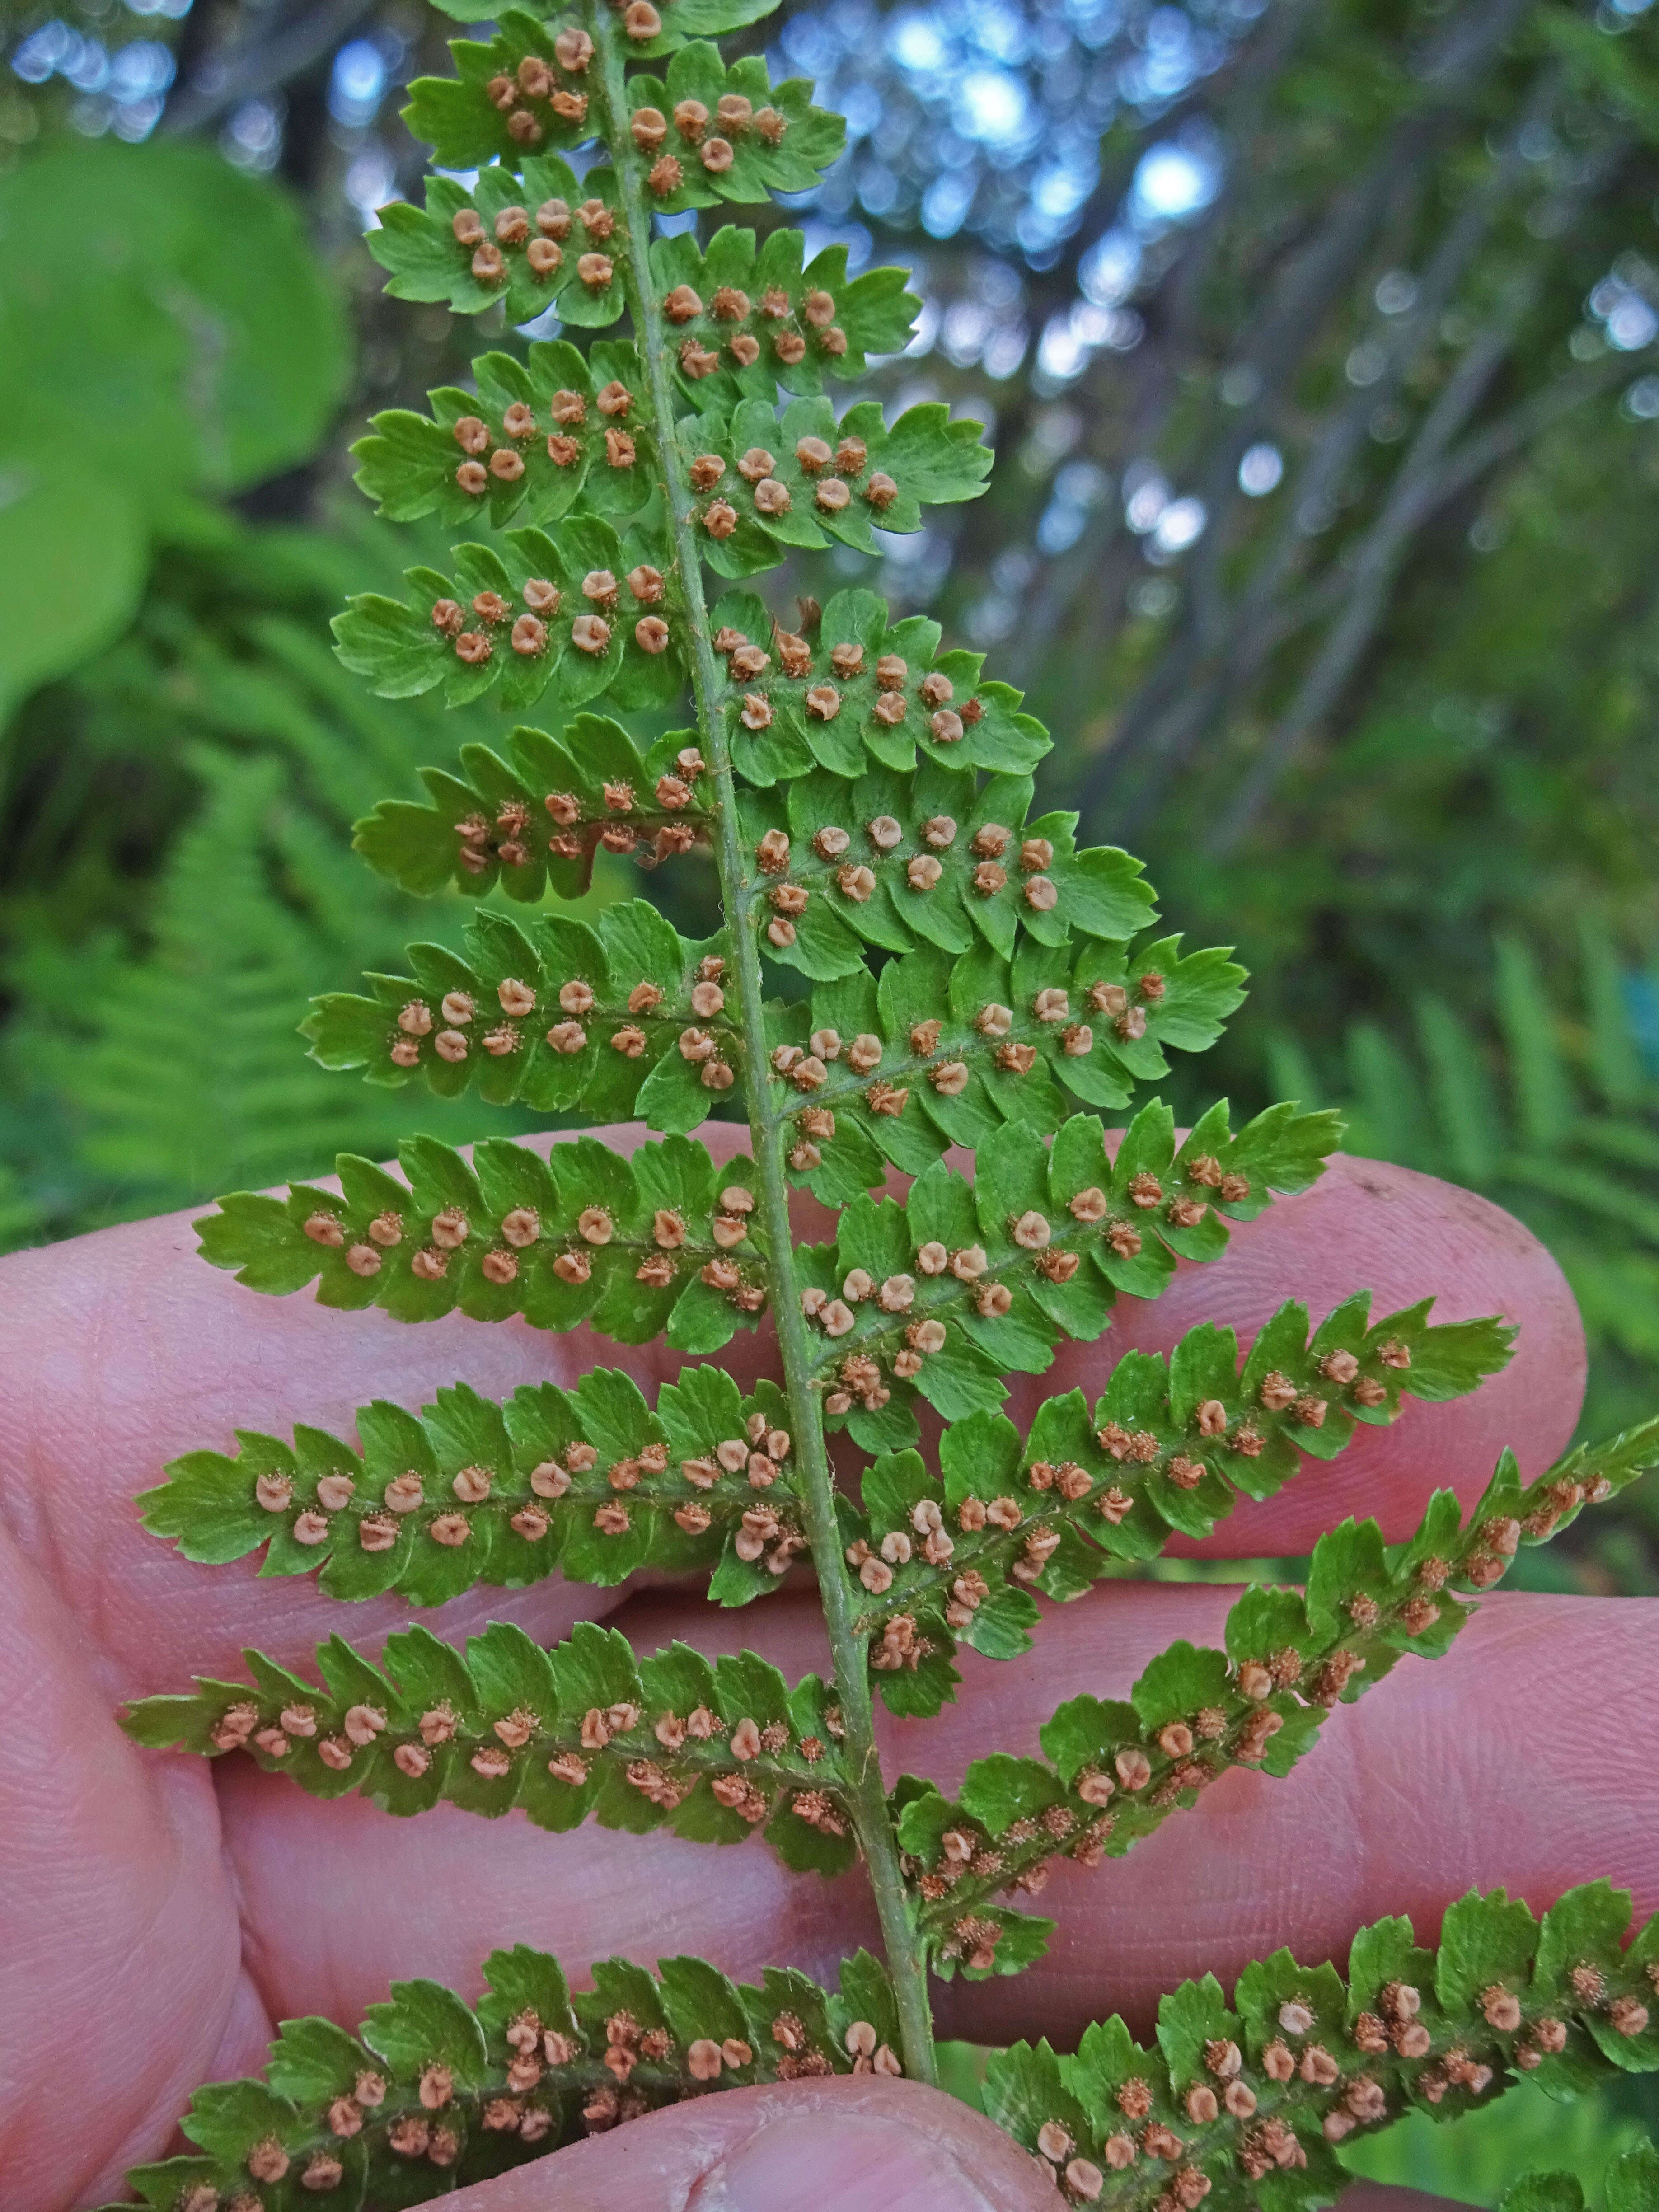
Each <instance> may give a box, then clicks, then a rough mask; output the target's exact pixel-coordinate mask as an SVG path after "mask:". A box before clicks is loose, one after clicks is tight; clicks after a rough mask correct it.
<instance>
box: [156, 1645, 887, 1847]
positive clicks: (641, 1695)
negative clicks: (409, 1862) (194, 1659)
mask: <svg viewBox="0 0 1659 2212" xmlns="http://www.w3.org/2000/svg"><path fill="white" fill-rule="evenodd" d="M243 1656H244V1657H245V1658H246V1662H247V1666H248V1670H249V1673H250V1674H251V1675H252V1681H251V1682H214V1681H207V1680H198V1682H197V1687H196V1692H195V1694H194V1695H193V1696H186V1697H161V1698H146V1699H142V1700H141V1701H139V1702H138V1703H137V1704H135V1705H132V1706H131V1707H130V1708H129V1709H128V1711H127V1714H126V1717H125V1721H124V1723H123V1725H124V1726H125V1729H126V1731H127V1733H128V1735H131V1736H132V1737H133V1738H134V1740H135V1741H137V1742H139V1743H143V1744H148V1745H149V1746H151V1747H153V1748H155V1749H158V1750H164V1749H179V1750H182V1751H189V1752H195V1753H198V1754H200V1755H202V1756H204V1757H206V1758H216V1757H220V1756H222V1755H223V1754H224V1753H228V1752H233V1751H240V1752H246V1753H248V1755H249V1756H250V1757H252V1759H255V1760H257V1762H258V1764H259V1765H261V1766H262V1767H264V1769H265V1771H267V1772H268V1773H280V1774H284V1775H287V1776H288V1777H289V1778H290V1779H291V1780H293V1781H295V1782H296V1783H298V1784H299V1785H300V1787H301V1789H302V1790H307V1791H308V1792H309V1793H310V1794H311V1796H313V1797H341V1796H348V1795H349V1794H352V1793H356V1794H358V1795H360V1796H366V1797H368V1798H370V1799H371V1800H372V1801H373V1802H374V1803H375V1804H377V1805H378V1806H380V1808H381V1810H382V1811H384V1812H387V1813H393V1814H415V1813H423V1812H426V1811H428V1810H429V1809H430V1808H431V1807H433V1806H434V1805H439V1804H445V1805H458V1806H459V1807H460V1808H462V1809H463V1810H464V1811H465V1812H469V1813H477V1814H483V1816H484V1817H485V1818H486V1819H489V1820H495V1819H497V1818H499V1817H500V1816H501V1814H504V1813H508V1812H511V1811H512V1810H513V1809H514V1808H517V1809H518V1810H520V1811H521V1812H522V1813H524V1814H525V1815H526V1818H528V1819H529V1820H532V1821H533V1822H534V1824H535V1825H536V1826H538V1828H548V1829H551V1830H553V1831H554V1832H558V1833H562V1832H564V1831H565V1830H567V1829H569V1828H575V1827H580V1825H581V1823H582V1822H583V1821H584V1820H589V1819H592V1820H597V1821H598V1822H599V1826H601V1827H605V1828H620V1829H625V1830H626V1831H627V1832H629V1834H630V1835H645V1834H647V1833H648V1832H650V1831H651V1830H653V1829H654V1828H667V1829H669V1830H671V1832H672V1833H673V1834H675V1835H677V1836H681V1837H684V1838H689V1839H690V1840H692V1841H695V1842H699V1843H711V1844H735V1843H741V1842H742V1841H743V1840H744V1838H745V1837H747V1836H750V1835H753V1834H755V1833H757V1832H762V1831H763V1832H764V1833H765V1836H766V1839H767V1841H768V1843H769V1844H771V1845H772V1846H773V1848H774V1849H775V1850H776V1851H777V1852H778V1854H779V1856H780V1857H781V1858H782V1860H783V1861H784V1863H785V1864H786V1865H787V1866H788V1867H790V1868H792V1869H794V1870H795V1871H796V1872H798V1873H799V1872H806V1871H816V1872H817V1873H820V1874H825V1875H833V1874H841V1873H843V1872H844V1871H845V1870H846V1869H847V1868H848V1866H849V1865H851V1863H852V1861H853V1857H854V1844H853V1841H852V1836H851V1828H850V1822H849V1819H848V1809H847V1799H848V1777H847V1775H846V1773H845V1771H843V1766H842V1760H841V1757H840V1754H839V1753H838V1751H837V1748H836V1727H837V1726H838V1725H839V1717H840V1716H839V1711H838V1709H837V1708H836V1705H835V1704H834V1700H833V1699H832V1697H831V1696H830V1694H829V1692H826V1690H825V1688H824V1686H823V1683H822V1682H821V1681H820V1680H818V1678H817V1675H816V1674H809V1675H807V1676H806V1677H805V1679H804V1680H802V1681H800V1682H799V1683H797V1684H796V1686H795V1687H794V1688H793V1690H792V1689H790V1687H789V1686H788V1685H787V1683H786V1682H785V1680H784V1679H783V1676H782V1675H781V1674H779V1672H778V1670H777V1668H775V1667H773V1666H770V1665H769V1663H768V1662H766V1661H765V1660H763V1659H760V1658H757V1656H756V1655H755V1654H754V1653H753V1652H752V1651H744V1652H741V1653H738V1655H736V1656H732V1657H726V1658H722V1659H720V1660H717V1661H713V1662H711V1661H709V1660H708V1659H705V1658H704V1657H703V1656H702V1653H701V1652H697V1651H694V1650H691V1648H690V1645H689V1644H671V1645H670V1646H669V1648H668V1649H667V1650H665V1651H659V1652H657V1653H655V1654H654V1655H653V1656H651V1657H648V1658H644V1659H641V1658H637V1657H636V1656H635V1652H634V1650H633V1647H632V1646H631V1645H630V1644H629V1641H628V1638H626V1637H625V1636H623V1635H621V1634H619V1633H618V1632H617V1630H615V1629H607V1628H600V1627H598V1626H596V1625H595V1624H594V1623H593V1622H592V1621H583V1622H580V1623H579V1624H578V1626H576V1628H575V1629H574V1632H572V1634H571V1637H570V1639H569V1641H568V1643H564V1644H556V1645H555V1646H554V1647H553V1649H552V1650H550V1651H544V1650H543V1649H542V1647H541V1646H540V1644H537V1643H535V1642H534V1641H533V1640H532V1638H530V1637H528V1636H526V1634H525V1632H524V1631H523V1630H522V1629H521V1628H518V1627H515V1626H512V1625H511V1624H510V1623H507V1622H504V1621H496V1622H494V1623H492V1625H491V1626H489V1628H487V1629H486V1630H485V1631H484V1632H483V1634H482V1635H480V1636H475V1637H472V1638H470V1639H469V1641H468V1644H467V1646H466V1650H465V1656H463V1655H462V1654H460V1653H459V1652H457V1651H456V1650H453V1647H452V1646H450V1645H449V1644H445V1643H442V1642H441V1641H440V1639H439V1638H437V1637H435V1636H432V1635H429V1634H428V1632H427V1631H426V1630H425V1629H423V1628H410V1629H403V1630H399V1631H398V1632H396V1633H395V1634H393V1635H392V1636H391V1637H390V1638H388V1639H387V1641H386V1649H385V1652H384V1654H383V1656H382V1658H381V1661H380V1665H379V1666H378V1667H375V1666H372V1665H371V1664H370V1663H369V1662H368V1660H367V1659H365V1658H364V1657H363V1656H362V1653H360V1652H358V1651H355V1650H353V1649H352V1648H351V1646H350V1645H349V1644H346V1643H345V1642H343V1640H342V1639H341V1638H339V1637H332V1638H330V1640H329V1641H328V1642H327V1643H326V1644H322V1645H320V1646H319V1650H318V1652H317V1668H318V1671H319V1674H321V1676H322V1678H323V1687H322V1688H321V1689H320V1690H319V1688H318V1686H317V1685H316V1684H315V1683H313V1682H308V1681H307V1680H304V1679H303V1678H302V1677H301V1676H300V1675H297V1674H292V1673H290V1672H289V1670H288V1669H287V1668H283V1667H279V1666H278V1665H276V1662H274V1661H272V1660H270V1659H268V1658H266V1657H265V1656H264V1654H263V1653H262V1652H258V1651H249V1652H246V1653H245V1654H244V1655H243Z"/></svg>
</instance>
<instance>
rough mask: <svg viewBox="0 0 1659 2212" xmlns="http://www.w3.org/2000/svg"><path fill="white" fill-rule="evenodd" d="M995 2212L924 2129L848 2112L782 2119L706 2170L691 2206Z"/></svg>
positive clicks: (797, 2211)
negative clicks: (832, 2116)
mask: <svg viewBox="0 0 1659 2212" xmlns="http://www.w3.org/2000/svg"><path fill="white" fill-rule="evenodd" d="M878 2206H879V2207H880V2212H995V2208H994V2205H993V2204H992V2202H991V2199H990V2198H989V2197H987V2196H985V2195H984V2194H983V2193H982V2192H981V2191H980V2190H979V2189H978V2188H976V2187H975V2184H974V2183H973V2181H972V2180H971V2179H969V2175H968V2173H967V2172H966V2171H965V2169H964V2168H963V2167H962V2166H959V2165H958V2164H957V2160H955V2159H954V2158H952V2157H951V2154H950V2153H949V2152H948V2151H947V2150H945V2149H943V2148H941V2147H940V2146H939V2144H938V2143H937V2142H931V2141H930V2140H929V2139H928V2137H927V2136H926V2135H925V2134H924V2133H922V2132H921V2130H915V2129H910V2128H904V2127H900V2126H898V2125H897V2124H896V2123H895V2122H893V2121H891V2120H877V2119H869V2118H860V2117H858V2116H856V2115H854V2114H852V2113H848V2116H847V2117H846V2118H844V2119H841V2118H837V2119H836V2120H835V2121H833V2123H832V2122H830V2121H829V2120H828V2119H826V2118H823V2117H822V2116H820V2115H816V2114H815V2115H813V2116H812V2117H811V2118H805V2117H804V2118H800V2119H799V2120H780V2121H777V2122H776V2123H775V2124H773V2125H772V2126H770V2127H766V2128H763V2129H762V2130H760V2132H759V2133H758V2134H757V2135H755V2136H750V2139H749V2141H748V2142H745V2143H743V2144H740V2145H739V2147H738V2148H737V2149H736V2150H734V2151H733V2152H732V2154H730V2156H729V2157H727V2158H725V2159H723V2160H721V2161H720V2165H719V2166H715V2167H714V2169H713V2170H712V2171H711V2172H708V2173H707V2174H705V2175H704V2177H703V2179H702V2181H701V2182H700V2183H699V2184H698V2185H697V2188H696V2191H695V2192H694V2193H693V2195H692V2197H691V2200H690V2206H689V2207H688V2212H873V2208H875V2207H878Z"/></svg>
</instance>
